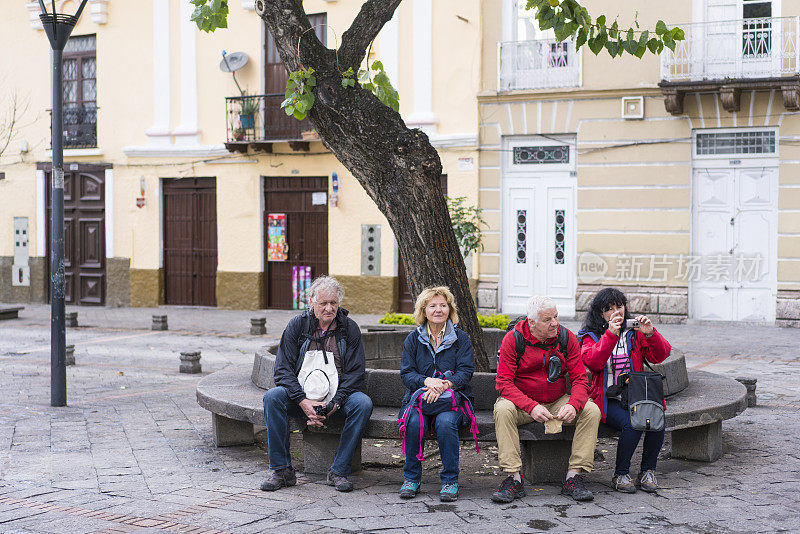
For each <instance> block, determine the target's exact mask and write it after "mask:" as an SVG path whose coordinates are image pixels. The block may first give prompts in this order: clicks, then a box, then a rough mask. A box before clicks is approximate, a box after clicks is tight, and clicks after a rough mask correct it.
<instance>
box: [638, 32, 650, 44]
mask: <svg viewBox="0 0 800 534" xmlns="http://www.w3.org/2000/svg"><path fill="white" fill-rule="evenodd" d="M649 37H650V32H649V31H647V30H645V31H643V32H642V35H640V36H639V46H647V39H648V38H649Z"/></svg>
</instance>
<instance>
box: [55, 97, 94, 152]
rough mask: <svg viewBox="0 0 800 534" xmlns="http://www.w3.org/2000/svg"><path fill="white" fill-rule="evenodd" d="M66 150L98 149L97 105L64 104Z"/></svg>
mask: <svg viewBox="0 0 800 534" xmlns="http://www.w3.org/2000/svg"><path fill="white" fill-rule="evenodd" d="M48 111H50V112H51V113H52V110H48ZM52 124H53V123H52V121H50V126H51V128H52ZM64 148H97V106H96V105H94V104H64Z"/></svg>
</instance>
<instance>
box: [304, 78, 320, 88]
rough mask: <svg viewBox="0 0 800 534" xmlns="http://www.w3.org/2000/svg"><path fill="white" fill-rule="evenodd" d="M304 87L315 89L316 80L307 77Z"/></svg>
mask: <svg viewBox="0 0 800 534" xmlns="http://www.w3.org/2000/svg"><path fill="white" fill-rule="evenodd" d="M306 85H308V86H309V87H316V85H317V78H316V77H314V76H309V77H308V81H306Z"/></svg>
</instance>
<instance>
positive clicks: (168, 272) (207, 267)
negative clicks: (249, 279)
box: [164, 178, 217, 306]
mask: <svg viewBox="0 0 800 534" xmlns="http://www.w3.org/2000/svg"><path fill="white" fill-rule="evenodd" d="M216 285H217V188H216V182H215V179H214V178H182V179H174V178H169V179H165V180H164V302H165V303H166V304H181V305H188V306H216V305H217V293H216Z"/></svg>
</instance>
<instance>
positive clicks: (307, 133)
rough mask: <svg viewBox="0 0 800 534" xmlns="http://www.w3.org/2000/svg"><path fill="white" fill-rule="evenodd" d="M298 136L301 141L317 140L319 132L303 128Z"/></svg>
mask: <svg viewBox="0 0 800 534" xmlns="http://www.w3.org/2000/svg"><path fill="white" fill-rule="evenodd" d="M300 137H301V138H302V139H303V141H317V140H318V139H319V134H318V133H317V131H316V130H303V131H302V132H300Z"/></svg>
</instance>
